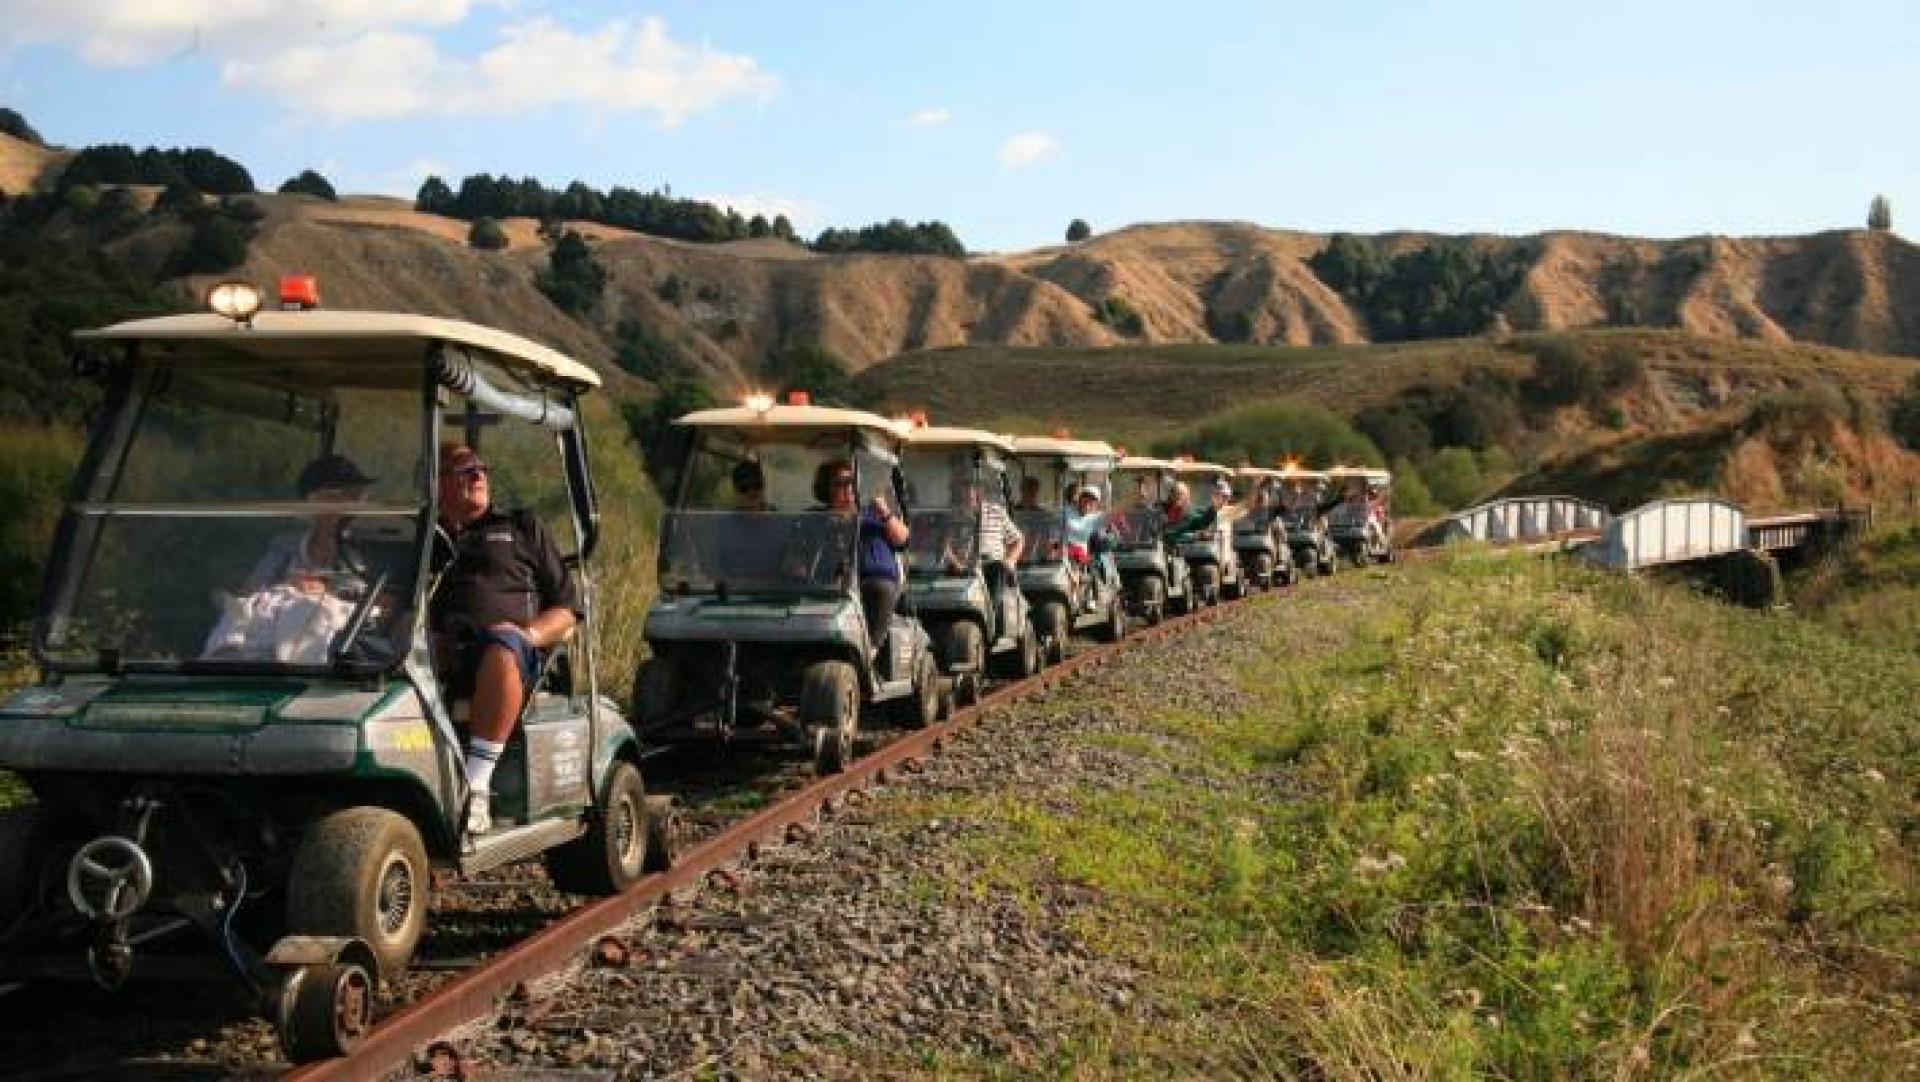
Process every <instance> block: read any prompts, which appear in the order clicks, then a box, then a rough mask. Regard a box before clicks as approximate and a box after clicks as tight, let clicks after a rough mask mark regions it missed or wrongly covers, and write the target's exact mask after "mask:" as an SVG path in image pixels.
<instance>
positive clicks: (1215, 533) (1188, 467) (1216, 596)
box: [1169, 458, 1247, 608]
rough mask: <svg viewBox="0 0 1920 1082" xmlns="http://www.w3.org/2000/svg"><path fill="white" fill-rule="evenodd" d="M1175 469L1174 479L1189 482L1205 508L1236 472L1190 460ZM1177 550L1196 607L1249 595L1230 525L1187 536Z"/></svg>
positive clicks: (1178, 461)
mask: <svg viewBox="0 0 1920 1082" xmlns="http://www.w3.org/2000/svg"><path fill="white" fill-rule="evenodd" d="M1174 466H1175V469H1174V477H1175V479H1176V480H1180V481H1184V482H1186V484H1187V489H1188V491H1189V493H1190V495H1191V498H1192V501H1193V502H1192V505H1191V506H1193V507H1196V508H1198V507H1205V506H1206V505H1207V501H1208V500H1209V499H1211V498H1212V493H1213V491H1214V489H1215V487H1216V486H1218V485H1226V486H1227V488H1228V489H1229V490H1231V489H1232V488H1233V471H1232V470H1230V469H1228V468H1227V467H1225V466H1221V465H1218V464H1216V463H1212V462H1198V461H1195V460H1194V459H1190V458H1181V459H1175V460H1174ZM1228 517H1229V512H1228V511H1227V509H1226V508H1222V509H1221V518H1222V519H1227V518H1228ZM1169 525H1172V524H1171V523H1170V524H1169ZM1175 549H1176V551H1178V552H1179V554H1180V557H1181V558H1182V559H1184V560H1186V561H1187V569H1188V571H1190V572H1191V573H1192V575H1193V596H1194V606H1193V607H1194V608H1199V607H1200V606H1201V605H1218V604H1219V603H1220V601H1221V599H1222V598H1225V599H1227V600H1233V599H1234V598H1238V597H1242V596H1244V595H1245V594H1246V592H1247V580H1246V576H1245V575H1244V574H1243V573H1242V572H1241V570H1240V557H1239V554H1238V553H1236V552H1235V551H1234V549H1233V528H1232V523H1231V522H1225V521H1223V522H1221V523H1219V524H1218V525H1216V526H1214V527H1213V528H1211V529H1206V530H1198V531H1195V532H1193V533H1191V534H1188V535H1187V536H1186V537H1183V538H1181V539H1180V540H1179V541H1178V542H1177V543H1176V544H1175Z"/></svg>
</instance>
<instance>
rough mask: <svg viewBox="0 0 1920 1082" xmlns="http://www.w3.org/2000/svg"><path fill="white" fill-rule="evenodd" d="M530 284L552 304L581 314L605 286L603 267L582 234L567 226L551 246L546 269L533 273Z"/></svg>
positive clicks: (605, 277) (596, 300) (563, 309)
mask: <svg viewBox="0 0 1920 1082" xmlns="http://www.w3.org/2000/svg"><path fill="white" fill-rule="evenodd" d="M534 284H535V285H536V286H538V287H539V289H540V292H542V293H544V294H546V296H547V299H548V300H550V301H552V302H553V304H554V307H556V308H558V309H560V310H561V311H562V312H565V313H567V314H568V315H573V316H581V315H585V314H587V313H588V312H590V311H592V310H593V307H594V306H595V305H596V304H598V303H600V294H601V293H602V292H604V291H605V290H606V288H607V268H605V267H603V266H601V265H600V261H599V260H598V259H596V258H595V257H594V254H593V249H592V248H590V247H588V246H587V240H586V238H585V237H582V236H581V235H580V234H579V233H576V232H574V231H573V230H571V229H569V230H567V231H566V233H565V234H564V235H563V236H562V237H561V238H560V242H559V243H558V244H555V245H554V246H553V252H552V254H551V255H549V256H548V259H547V269H546V270H544V271H542V272H540V273H539V274H538V275H536V276H535V278H534Z"/></svg>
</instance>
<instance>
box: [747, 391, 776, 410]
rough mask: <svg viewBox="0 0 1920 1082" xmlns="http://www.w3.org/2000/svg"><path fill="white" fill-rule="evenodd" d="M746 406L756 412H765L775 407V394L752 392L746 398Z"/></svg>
mask: <svg viewBox="0 0 1920 1082" xmlns="http://www.w3.org/2000/svg"><path fill="white" fill-rule="evenodd" d="M745 404H746V407H747V408H748V409H750V410H752V411H753V412H755V413H765V412H767V411H768V410H770V409H772V408H773V396H772V395H770V394H750V395H748V396H747V398H746V403H745Z"/></svg>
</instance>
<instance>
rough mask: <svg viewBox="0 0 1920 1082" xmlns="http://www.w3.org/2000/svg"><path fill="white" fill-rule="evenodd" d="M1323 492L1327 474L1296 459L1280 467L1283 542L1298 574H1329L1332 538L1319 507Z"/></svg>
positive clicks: (1325, 518) (1324, 494) (1332, 553)
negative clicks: (1284, 536) (1284, 522)
mask: <svg viewBox="0 0 1920 1082" xmlns="http://www.w3.org/2000/svg"><path fill="white" fill-rule="evenodd" d="M1326 494H1327V475H1326V474H1324V473H1321V472H1320V471H1319V470H1309V469H1306V468H1304V467H1302V466H1300V465H1299V464H1298V463H1293V462H1288V463H1286V464H1285V465H1283V466H1281V467H1280V506H1281V514H1282V516H1283V517H1284V518H1285V519H1286V523H1287V545H1288V547H1289V548H1291V549H1292V550H1293V563H1294V566H1295V567H1297V568H1299V570H1300V574H1301V575H1331V574H1333V558H1334V555H1335V552H1334V547H1333V538H1332V537H1330V536H1329V535H1328V534H1327V517H1326V515H1325V514H1324V513H1323V512H1322V511H1321V510H1320V508H1321V506H1322V504H1323V501H1324V500H1325V499H1326Z"/></svg>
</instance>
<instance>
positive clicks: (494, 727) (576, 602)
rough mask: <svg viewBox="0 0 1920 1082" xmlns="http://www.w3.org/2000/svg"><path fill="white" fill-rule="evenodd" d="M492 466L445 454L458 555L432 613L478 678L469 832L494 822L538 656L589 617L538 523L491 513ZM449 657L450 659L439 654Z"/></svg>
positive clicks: (444, 521)
mask: <svg viewBox="0 0 1920 1082" xmlns="http://www.w3.org/2000/svg"><path fill="white" fill-rule="evenodd" d="M487 473H488V467H487V464H486V463H485V462H482V461H481V460H480V456H479V455H477V454H475V453H474V451H473V449H472V448H470V447H466V446H464V445H461V444H447V445H444V446H442V447H441V448H440V492H439V512H440V528H441V529H443V530H445V531H446V533H447V536H448V537H449V538H451V539H452V543H453V551H452V552H451V553H445V552H442V553H441V554H440V555H441V557H442V558H450V560H451V562H450V563H449V564H447V566H446V570H445V571H444V572H442V574H441V577H440V583H439V586H438V588H437V589H436V590H435V592H434V595H433V601H432V606H431V608H430V610H429V614H430V619H431V626H432V629H433V632H434V636H435V641H436V643H440V644H445V645H447V646H450V647H451V648H452V650H453V651H455V652H457V653H458V655H459V656H460V659H461V660H460V662H459V664H462V665H463V666H464V667H465V668H466V670H467V671H465V672H463V673H461V674H460V677H461V679H462V680H463V681H464V680H465V679H467V678H471V680H472V685H473V699H472V703H471V707H470V711H469V723H470V725H471V733H470V735H469V736H468V739H467V781H468V783H469V785H471V787H472V789H473V799H472V802H471V803H470V804H469V805H468V809H467V830H468V832H469V833H473V834H484V833H486V832H487V831H488V830H489V829H491V828H492V825H493V819H492V815H491V814H490V810H489V808H488V798H489V795H490V792H491V787H492V784H493V769H494V767H495V766H496V765H497V764H498V763H499V761H500V754H501V752H502V751H503V750H505V748H506V743H507V738H508V737H509V736H511V735H512V734H513V725H514V721H515V720H516V719H517V718H518V717H519V716H520V708H521V705H522V704H523V703H525V701H526V697H527V693H528V692H529V691H531V690H532V684H533V681H534V678H535V676H536V675H537V674H538V673H539V671H540V651H542V650H548V649H551V648H552V647H554V646H555V645H557V644H559V643H560V642H562V641H564V640H565V639H566V637H567V636H568V635H569V634H571V633H572V632H573V628H574V625H575V624H577V623H578V622H579V619H580V616H581V615H582V608H581V602H580V595H579V591H578V589H577V587H576V586H575V585H574V581H573V576H572V575H571V574H570V573H569V572H568V570H567V565H566V562H565V561H564V560H562V559H561V558H560V552H559V550H558V549H557V548H555V547H554V544H553V539H552V538H551V537H549V536H548V535H547V531H546V529H545V528H544V527H543V526H541V524H540V520H539V519H537V518H535V517H534V516H533V515H531V514H528V513H527V512H524V511H516V512H504V511H499V510H496V509H495V508H494V507H493V502H492V492H491V490H490V488H489V487H488V483H487ZM441 653H442V654H443V655H444V654H445V653H446V651H441Z"/></svg>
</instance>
